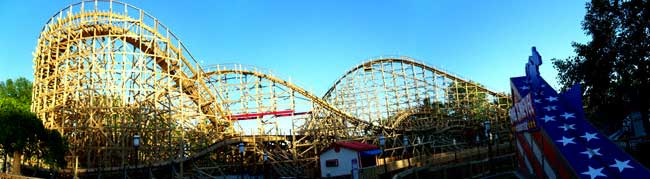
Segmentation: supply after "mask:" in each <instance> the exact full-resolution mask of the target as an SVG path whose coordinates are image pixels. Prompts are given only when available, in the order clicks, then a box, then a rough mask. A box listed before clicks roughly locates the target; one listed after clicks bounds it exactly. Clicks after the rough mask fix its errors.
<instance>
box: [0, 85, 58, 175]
mask: <svg viewBox="0 0 650 179" xmlns="http://www.w3.org/2000/svg"><path fill="white" fill-rule="evenodd" d="M31 87H32V84H31V82H29V81H28V80H26V79H24V78H19V79H17V80H16V81H15V82H14V81H12V80H11V79H9V80H7V81H6V82H5V83H3V82H0V124H2V125H0V146H1V147H2V149H3V152H4V153H5V162H6V155H7V154H9V153H13V158H14V163H13V167H12V169H13V171H12V173H14V174H20V160H21V158H22V156H23V154H24V155H25V156H27V157H28V158H29V157H33V156H34V157H37V158H41V159H43V160H44V161H45V163H46V164H50V165H51V166H59V167H61V166H65V160H64V155H65V151H66V150H67V148H66V143H65V140H64V138H63V137H62V136H61V134H60V133H59V132H58V131H56V130H49V129H45V127H44V126H43V122H42V121H41V120H39V119H38V118H37V117H36V115H35V114H34V113H32V112H30V111H29V109H30V108H29V106H30V102H31ZM4 165H5V168H6V163H5V164H4Z"/></svg>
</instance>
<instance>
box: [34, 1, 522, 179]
mask: <svg viewBox="0 0 650 179" xmlns="http://www.w3.org/2000/svg"><path fill="white" fill-rule="evenodd" d="M34 64H35V65H34V68H35V70H34V90H33V93H34V95H33V99H32V101H33V105H32V110H33V111H34V112H36V113H37V114H38V116H39V117H41V119H43V120H44V123H45V126H46V127H48V128H53V129H57V130H59V131H60V132H62V133H63V134H64V135H65V136H66V137H67V138H68V141H69V142H70V144H71V148H70V151H69V153H68V158H67V159H68V160H69V161H79V167H80V168H81V171H85V172H96V171H119V170H120V169H124V168H125V167H127V168H128V167H132V168H137V167H145V166H154V167H155V166H165V165H170V164H174V163H179V162H180V163H185V162H187V163H191V165H189V166H191V168H189V169H190V170H193V171H195V172H193V174H197V175H206V176H213V175H223V174H232V173H233V172H237V170H241V166H238V165H234V163H239V162H242V163H244V164H246V165H250V166H255V167H258V166H260V165H261V164H263V162H264V161H263V160H262V156H263V155H264V154H267V155H268V157H269V161H268V162H269V163H270V164H271V166H272V167H273V169H274V170H275V172H276V174H278V175H286V176H313V175H311V174H309V173H312V174H313V172H314V171H313V170H314V168H317V160H316V159H317V154H318V152H320V150H322V149H324V148H325V147H326V146H327V145H329V144H330V143H331V142H334V141H340V140H359V141H364V142H368V143H374V144H378V138H377V136H378V135H379V134H382V135H384V136H386V137H387V145H386V146H385V151H386V152H387V153H388V154H387V155H384V157H393V158H394V157H404V155H405V154H406V155H410V156H413V155H427V154H431V153H435V151H436V150H435V148H436V146H437V147H438V148H439V147H440V146H444V145H446V144H449V143H451V141H452V139H459V141H461V139H460V138H459V137H461V136H459V133H461V132H462V131H463V130H466V129H467V128H476V127H479V126H480V124H481V123H482V122H483V121H485V120H490V121H492V123H493V124H495V125H493V126H496V127H495V128H496V131H507V130H508V126H507V125H506V124H507V123H506V122H504V121H505V120H507V118H506V117H507V112H506V110H505V109H506V108H507V107H508V105H510V103H511V102H510V101H509V98H508V97H507V95H505V94H502V93H495V92H493V91H491V90H488V89H486V88H484V87H482V86H481V85H479V84H477V83H475V82H471V81H469V80H465V79H462V78H459V77H457V76H456V75H452V74H450V73H448V72H445V71H442V70H439V69H437V68H433V67H432V66H429V65H426V64H424V63H422V62H418V61H415V60H414V59H411V58H408V57H385V58H384V57H382V58H376V59H372V60H369V61H367V62H364V63H362V64H360V65H358V66H355V67H353V68H352V69H351V70H349V71H348V72H346V73H345V74H344V75H343V76H342V77H340V78H339V79H338V80H337V81H336V82H335V83H334V84H333V85H332V87H331V89H329V90H328V91H327V93H326V94H325V95H324V96H323V97H319V96H317V95H314V94H312V93H310V92H309V91H307V90H305V89H304V88H302V87H304V86H299V85H296V84H295V83H293V82H291V81H286V80H284V79H282V78H279V77H278V76H276V75H274V73H271V72H270V71H269V70H264V69H260V68H257V67H252V66H244V65H237V64H231V65H212V66H207V67H201V66H199V65H198V64H197V63H196V60H195V59H194V57H193V56H192V55H191V54H190V53H189V52H188V51H187V49H186V48H185V46H184V45H183V43H181V42H180V40H179V39H178V38H177V37H176V36H175V35H174V34H173V33H171V32H170V30H169V29H168V28H167V27H165V26H164V25H162V24H161V23H160V22H159V21H158V20H157V19H156V18H154V17H153V16H151V15H149V14H148V13H146V12H144V11H143V10H141V9H138V8H136V7H133V6H131V5H128V4H124V3H120V2H112V1H84V2H80V3H77V4H72V5H70V6H69V7H66V8H65V9H63V10H61V11H60V12H58V13H57V14H55V15H54V16H53V17H52V18H51V19H50V20H49V21H48V22H47V23H46V26H45V27H44V28H43V30H42V32H41V34H40V36H39V40H38V46H37V48H36V51H35V53H34ZM234 121H240V122H239V123H236V122H234ZM241 123H248V124H246V126H247V127H242V126H241V125H238V124H241ZM250 126H255V130H254V131H250ZM135 134H139V135H140V136H142V137H143V141H142V145H141V147H140V149H139V152H138V153H137V154H136V152H135V151H134V148H133V146H132V137H133V135H135ZM404 138H407V139H409V140H408V142H409V143H408V144H407V146H404V142H403V141H404ZM240 142H244V143H245V144H246V152H245V154H244V155H243V156H244V157H241V156H240V154H239V153H238V150H237V149H236V145H237V144H238V143H240ZM459 143H460V142H459ZM453 147H458V146H453ZM136 156H137V157H138V160H139V161H141V163H140V164H141V165H140V166H135V167H134V166H133V164H134V163H133V162H134V160H135V157H136ZM242 159H243V160H245V161H242ZM70 163H72V162H70Z"/></svg>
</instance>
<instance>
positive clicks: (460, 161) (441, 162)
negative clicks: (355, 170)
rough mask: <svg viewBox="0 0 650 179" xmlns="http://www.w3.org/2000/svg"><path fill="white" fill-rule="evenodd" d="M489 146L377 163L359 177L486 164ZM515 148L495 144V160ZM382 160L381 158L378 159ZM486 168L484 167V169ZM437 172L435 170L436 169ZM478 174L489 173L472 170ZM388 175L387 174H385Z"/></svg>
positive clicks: (365, 169)
mask: <svg viewBox="0 0 650 179" xmlns="http://www.w3.org/2000/svg"><path fill="white" fill-rule="evenodd" d="M487 150H488V147H487V146H483V147H476V148H466V149H464V150H462V151H447V152H443V153H436V154H433V155H427V156H415V157H412V158H408V159H402V160H395V161H391V162H386V165H385V166H384V165H377V166H372V167H366V168H362V169H360V170H359V178H378V176H381V175H384V176H385V175H386V173H387V172H386V170H387V171H388V173H390V174H392V173H394V172H396V171H401V172H399V173H397V174H395V176H397V178H402V177H405V176H409V175H412V174H415V173H418V172H422V171H425V170H429V171H430V170H431V169H435V170H445V169H448V168H454V167H463V166H467V167H474V166H478V165H485V164H486V162H488V161H487V157H488V153H487V152H486V151H487ZM513 151H514V150H513V148H512V146H511V144H508V143H503V144H499V145H494V146H493V151H492V152H493V153H492V154H493V155H494V156H496V157H495V158H494V159H493V160H497V159H498V158H499V157H511V156H512V155H513V153H512V152H513ZM378 160H379V161H380V162H381V161H382V160H381V159H378ZM482 170H484V169H482ZM434 172H435V171H434ZM472 173H476V174H477V175H484V174H487V173H485V172H483V173H480V172H472ZM385 177H386V176H385Z"/></svg>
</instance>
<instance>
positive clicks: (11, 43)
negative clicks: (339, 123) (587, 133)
mask: <svg viewBox="0 0 650 179" xmlns="http://www.w3.org/2000/svg"><path fill="white" fill-rule="evenodd" d="M74 2H77V1H45V0H38V1H35V0H27V1H0V18H1V19H2V21H3V22H2V28H0V80H3V81H4V80H5V79H7V78H16V77H20V76H24V77H27V78H29V79H33V69H32V52H33V51H34V49H35V46H36V41H37V38H38V34H39V32H40V30H41V28H42V27H43V25H44V23H45V22H46V21H47V20H48V18H49V17H50V16H52V15H53V14H54V13H55V12H57V11H59V10H60V9H62V8H64V7H65V6H67V5H68V4H71V3H74ZM126 2H127V3H129V4H133V5H135V6H136V7H139V8H142V9H144V10H145V11H147V12H149V13H150V14H152V15H153V16H155V17H157V18H158V19H159V20H160V21H161V22H162V23H163V24H165V25H166V26H167V27H169V28H170V29H171V30H172V31H173V32H174V33H176V34H177V35H178V36H179V38H180V39H181V40H182V41H183V42H184V43H185V44H186V46H187V47H188V49H189V51H190V52H191V53H192V54H193V55H194V56H195V57H196V58H197V59H198V60H199V61H203V64H221V63H242V64H248V65H254V66H258V67H264V68H267V69H271V70H273V71H275V72H277V73H280V74H282V75H281V76H282V77H287V76H291V78H292V80H293V81H299V82H300V83H299V84H302V85H307V86H305V88H307V89H310V88H311V89H313V92H314V93H315V94H316V95H322V94H323V93H324V92H325V91H326V90H327V88H329V86H330V85H331V84H332V83H333V82H334V80H336V79H337V78H339V77H340V76H341V75H342V74H343V73H344V72H346V71H347V70H348V69H350V68H352V67H353V66H355V65H358V64H359V63H361V62H362V61H364V60H366V59H368V58H370V57H375V56H381V55H406V56H410V57H413V58H416V59H418V60H420V61H425V62H426V63H428V64H432V65H434V66H437V67H444V69H446V70H448V71H451V72H453V73H456V74H460V75H462V76H463V77H465V78H469V79H471V80H474V81H477V82H479V83H482V84H484V85H486V86H487V87H488V88H490V89H494V90H497V91H506V92H509V81H508V79H509V78H510V77H513V76H521V75H524V64H525V63H526V60H527V57H528V56H529V55H530V47H531V46H537V48H538V50H539V51H540V53H541V55H542V57H543V59H544V60H545V64H544V65H542V67H541V73H542V76H543V77H544V78H545V79H546V80H547V81H549V83H551V84H555V83H556V75H557V72H556V71H555V70H554V69H553V68H552V65H551V64H550V61H549V60H550V59H551V58H565V57H567V56H570V55H572V54H574V53H573V48H572V47H571V42H573V41H577V42H585V41H587V37H586V36H585V35H584V32H583V31H582V29H581V28H580V22H581V21H582V19H583V17H584V13H585V7H584V6H585V2H584V1H574V0H571V1H566V0H549V1H532V0H531V1H524V0H498V1H490V2H488V1H476V0H448V1H408V0H404V1H388V0H387V1H345V0H335V1H310V2H305V1H262V0H259V1H247V0H243V1H205V2H204V1H201V2H198V1H194V2H190V1H171V0H169V1H153V0H144V1H126ZM555 86H556V87H557V85H555Z"/></svg>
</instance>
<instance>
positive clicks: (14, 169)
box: [11, 151, 23, 175]
mask: <svg viewBox="0 0 650 179" xmlns="http://www.w3.org/2000/svg"><path fill="white" fill-rule="evenodd" d="M22 156H23V154H22V153H21V152H19V151H14V158H13V162H12V164H11V174H14V175H20V160H21V158H22Z"/></svg>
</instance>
